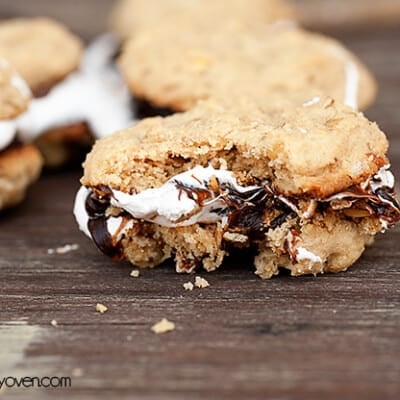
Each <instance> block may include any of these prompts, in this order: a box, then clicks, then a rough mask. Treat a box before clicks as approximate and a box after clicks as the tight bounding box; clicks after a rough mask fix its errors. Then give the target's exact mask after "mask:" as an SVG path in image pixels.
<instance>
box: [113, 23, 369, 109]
mask: <svg viewBox="0 0 400 400" xmlns="http://www.w3.org/2000/svg"><path fill="white" fill-rule="evenodd" d="M120 68H121V70H122V73H123V75H124V76H125V78H126V81H127V83H128V85H129V87H130V88H131V90H132V92H133V94H134V95H135V96H136V97H139V98H144V99H145V100H147V101H149V102H151V103H152V104H154V105H155V106H158V107H169V108H171V109H173V110H177V111H183V110H188V109H190V108H191V107H193V106H194V105H195V104H196V103H197V102H198V101H199V100H204V99H209V98H212V99H216V100H218V101H219V102H226V101H229V102H232V101H234V100H235V99H237V98H238V97H242V96H244V95H245V96H248V97H251V98H253V99H257V100H258V102H259V103H260V104H261V105H264V106H271V105H272V106H273V104H274V102H281V101H284V102H290V101H292V99H294V100H295V101H292V103H293V102H294V103H296V102H298V100H299V99H303V101H305V100H307V99H310V98H312V97H315V96H319V97H322V96H325V95H329V96H331V97H333V98H335V99H338V100H339V101H341V102H344V103H345V104H347V105H349V106H351V107H353V108H360V109H365V108H366V107H367V106H368V105H370V104H371V103H372V102H373V100H374V98H375V95H376V84H375V80H374V78H373V77H372V76H371V74H370V72H369V71H368V70H367V68H366V67H365V66H364V65H363V64H362V63H361V62H360V60H359V59H358V58H357V57H356V56H355V55H353V54H352V53H350V52H349V51H348V50H347V49H346V48H345V47H344V46H342V45H341V44H340V43H339V42H337V41H336V40H334V39H331V38H328V37H325V36H322V35H319V34H315V33H310V32H307V31H304V30H301V29H296V28H289V27H284V26H280V25H275V26H264V27H254V28H253V29H247V30H244V31H240V32H234V31H232V30H230V29H222V28H220V29H218V30H216V31H195V30H193V29H185V30H184V31H182V30H181V29H180V28H179V27H176V26H174V25H173V24H168V25H167V27H166V26H165V25H164V26H163V27H162V28H159V29H153V30H150V29H148V30H146V31H141V32H140V33H138V34H137V35H136V36H135V37H134V38H132V39H131V40H130V41H129V42H128V43H127V44H126V46H125V48H124V50H123V53H122V56H121V58H120ZM280 99H283V100H280Z"/></svg>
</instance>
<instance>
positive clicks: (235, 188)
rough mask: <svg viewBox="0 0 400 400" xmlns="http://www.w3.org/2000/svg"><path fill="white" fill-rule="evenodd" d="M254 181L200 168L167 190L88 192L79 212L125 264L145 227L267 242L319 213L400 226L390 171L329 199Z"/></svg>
mask: <svg viewBox="0 0 400 400" xmlns="http://www.w3.org/2000/svg"><path fill="white" fill-rule="evenodd" d="M252 183H253V184H252V185H249V186H241V185H240V184H239V183H238V182H237V180H236V178H235V177H234V175H233V174H232V173H231V172H229V171H226V170H216V169H214V168H213V167H211V166H208V167H206V168H204V167H200V166H198V167H195V168H193V169H191V170H189V171H186V172H184V173H182V174H179V175H177V176H175V177H173V178H172V179H170V180H169V181H167V182H166V183H165V184H164V185H163V186H161V187H159V188H154V189H147V190H144V191H142V192H140V193H132V194H130V193H124V192H121V191H119V190H116V189H112V188H110V187H109V186H104V185H99V186H97V187H92V188H86V187H82V188H81V189H80V190H79V192H78V194H77V196H76V200H75V206H74V214H75V217H76V220H77V222H78V224H79V227H80V229H81V230H82V231H83V232H84V233H85V234H86V235H87V236H89V237H90V238H92V240H93V241H94V242H95V244H96V245H97V247H98V248H99V249H100V250H101V251H102V252H103V253H104V254H106V255H108V256H110V257H112V258H114V259H121V258H123V247H122V243H121V242H122V240H123V239H124V238H125V237H127V235H129V230H131V229H132V228H134V226H135V225H136V224H139V223H143V222H147V223H154V224H159V225H162V226H166V227H171V228H175V227H180V226H188V225H193V224H216V223H219V224H221V226H222V228H223V229H224V231H225V232H227V233H229V235H234V236H235V237H238V235H239V236H240V237H243V238H244V239H246V240H244V241H245V242H248V243H252V242H257V241H262V240H263V239H264V238H265V234H266V233H267V232H268V231H269V230H274V229H277V228H279V227H280V226H281V225H282V224H284V223H285V222H286V221H288V220H289V219H298V220H299V221H305V220H309V219H312V217H313V215H314V214H315V213H318V212H319V213H324V212H327V211H333V212H337V213H341V215H342V216H343V218H350V219H352V220H353V221H355V222H357V221H360V219H362V218H366V217H368V218H374V219H377V220H378V221H379V224H380V227H381V230H382V231H384V230H386V229H388V228H391V227H393V226H394V225H395V224H396V223H397V222H398V221H399V220H400V207H399V203H398V201H397V198H396V194H395V191H394V178H393V175H392V173H391V172H390V171H389V166H385V167H383V168H381V169H380V170H379V171H378V172H377V173H376V174H375V175H373V176H371V177H370V178H369V179H367V180H366V181H364V182H362V183H361V184H358V185H354V186H352V187H349V188H348V189H346V190H345V191H342V192H340V193H336V194H334V195H332V196H330V197H328V198H325V199H311V198H308V199H306V198H304V196H303V197H302V198H300V197H298V196H297V197H296V196H283V195H282V194H280V193H279V192H278V191H277V190H276V189H275V188H274V186H273V184H272V182H271V181H269V180H266V181H264V182H252ZM229 235H226V237H229ZM224 237H225V235H224ZM289 247H290V246H289ZM306 252H307V250H306V249H302V250H301V251H300V250H299V251H288V254H289V256H290V258H291V260H292V261H293V262H297V261H298V260H299V259H301V257H303V258H304V257H306V256H307V254H306ZM303 253H304V254H303Z"/></svg>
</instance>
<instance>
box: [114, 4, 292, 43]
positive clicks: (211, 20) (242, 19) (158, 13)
mask: <svg viewBox="0 0 400 400" xmlns="http://www.w3.org/2000/svg"><path fill="white" fill-rule="evenodd" d="M294 18H295V12H294V10H293V8H292V7H291V6H289V4H288V2H286V1H285V0H252V1H251V5H250V4H249V2H248V1H246V0H230V1H229V4H228V3H227V2H226V1H224V0H189V1H188V0H163V1H158V0H120V1H119V2H118V3H117V5H116V7H115V9H114V11H113V13H112V18H111V27H112V31H113V32H115V33H116V34H117V35H118V37H119V38H121V39H123V40H125V39H128V38H129V37H131V36H132V35H135V34H137V33H140V32H141V31H142V30H147V29H149V30H153V29H158V27H159V26H160V25H162V24H163V23H164V22H166V21H167V22H168V23H169V24H171V25H174V26H175V27H178V28H180V29H182V28H190V29H192V30H207V31H210V32H214V31H215V30H216V27H218V28H219V27H221V26H224V27H226V28H229V29H232V30H241V29H246V28H248V27H252V26H254V25H264V24H268V23H271V22H274V21H288V20H289V21H290V20H293V19H294Z"/></svg>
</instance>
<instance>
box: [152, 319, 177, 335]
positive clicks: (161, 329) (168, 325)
mask: <svg viewBox="0 0 400 400" xmlns="http://www.w3.org/2000/svg"><path fill="white" fill-rule="evenodd" d="M174 329H175V324H174V323H173V322H171V321H168V320H167V319H166V318H163V319H162V320H161V321H159V322H157V323H156V324H154V325H153V326H152V327H151V330H152V331H153V332H154V333H156V334H157V335H158V334H160V333H166V332H170V331H173V330H174Z"/></svg>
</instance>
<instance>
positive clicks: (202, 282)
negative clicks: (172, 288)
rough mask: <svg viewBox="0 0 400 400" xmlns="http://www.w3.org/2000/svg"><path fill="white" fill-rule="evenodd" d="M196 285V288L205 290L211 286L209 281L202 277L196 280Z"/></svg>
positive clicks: (197, 277)
mask: <svg viewBox="0 0 400 400" xmlns="http://www.w3.org/2000/svg"><path fill="white" fill-rule="evenodd" d="M194 285H195V286H196V287H198V288H199V289H204V288H206V287H209V286H210V284H209V283H208V281H207V280H206V279H204V278H202V277H201V276H196V279H195V281H194Z"/></svg>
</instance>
